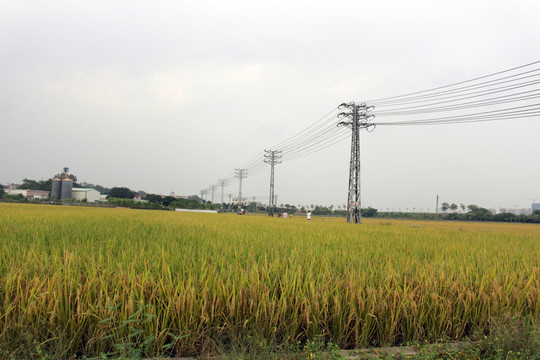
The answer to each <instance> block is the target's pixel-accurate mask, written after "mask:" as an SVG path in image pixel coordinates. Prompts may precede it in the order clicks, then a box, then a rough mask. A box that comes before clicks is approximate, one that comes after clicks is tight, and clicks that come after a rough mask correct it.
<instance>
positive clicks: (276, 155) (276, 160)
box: [264, 150, 283, 216]
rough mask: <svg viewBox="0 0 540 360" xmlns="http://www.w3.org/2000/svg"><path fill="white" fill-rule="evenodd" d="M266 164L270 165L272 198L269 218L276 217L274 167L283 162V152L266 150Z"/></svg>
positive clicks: (269, 206)
mask: <svg viewBox="0 0 540 360" xmlns="http://www.w3.org/2000/svg"><path fill="white" fill-rule="evenodd" d="M264 152H265V153H266V154H264V162H265V163H267V164H270V197H269V201H268V216H274V208H275V205H276V203H275V201H274V199H275V198H274V165H276V164H280V163H281V162H282V160H281V159H282V157H283V155H281V152H282V151H281V150H264Z"/></svg>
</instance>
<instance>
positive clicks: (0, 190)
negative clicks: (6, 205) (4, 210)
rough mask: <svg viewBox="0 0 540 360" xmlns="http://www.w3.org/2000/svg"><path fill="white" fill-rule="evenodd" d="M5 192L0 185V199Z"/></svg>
mask: <svg viewBox="0 0 540 360" xmlns="http://www.w3.org/2000/svg"><path fill="white" fill-rule="evenodd" d="M5 194H6V192H5V190H4V187H3V186H1V185H0V199H1V198H2V196H4V195H5Z"/></svg>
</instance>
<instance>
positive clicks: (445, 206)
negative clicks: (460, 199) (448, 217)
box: [441, 202, 450, 212]
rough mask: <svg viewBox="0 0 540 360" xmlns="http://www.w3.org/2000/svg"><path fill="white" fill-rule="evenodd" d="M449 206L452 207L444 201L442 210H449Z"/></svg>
mask: <svg viewBox="0 0 540 360" xmlns="http://www.w3.org/2000/svg"><path fill="white" fill-rule="evenodd" d="M449 208H450V205H448V203H447V202H443V203H442V205H441V210H442V211H443V212H447V211H448V209H449Z"/></svg>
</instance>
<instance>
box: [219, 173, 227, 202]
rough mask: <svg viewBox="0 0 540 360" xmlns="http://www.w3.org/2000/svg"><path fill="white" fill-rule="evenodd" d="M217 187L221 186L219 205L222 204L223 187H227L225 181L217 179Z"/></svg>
mask: <svg viewBox="0 0 540 360" xmlns="http://www.w3.org/2000/svg"><path fill="white" fill-rule="evenodd" d="M218 185H219V186H221V204H223V188H224V187H225V185H227V180H225V179H219V180H218Z"/></svg>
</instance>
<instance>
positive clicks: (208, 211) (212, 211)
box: [174, 209, 218, 214]
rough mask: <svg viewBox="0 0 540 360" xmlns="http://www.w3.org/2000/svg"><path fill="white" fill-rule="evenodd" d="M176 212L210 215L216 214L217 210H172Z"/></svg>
mask: <svg viewBox="0 0 540 360" xmlns="http://www.w3.org/2000/svg"><path fill="white" fill-rule="evenodd" d="M174 210H176V211H185V212H198V213H210V214H217V213H218V211H217V210H200V209H174Z"/></svg>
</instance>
